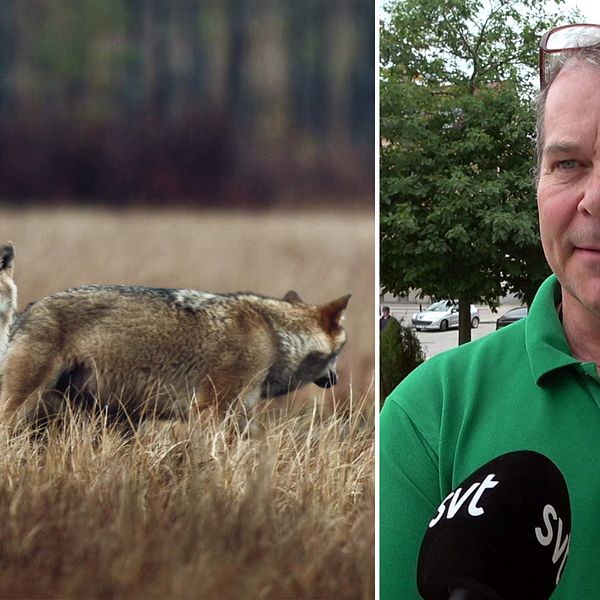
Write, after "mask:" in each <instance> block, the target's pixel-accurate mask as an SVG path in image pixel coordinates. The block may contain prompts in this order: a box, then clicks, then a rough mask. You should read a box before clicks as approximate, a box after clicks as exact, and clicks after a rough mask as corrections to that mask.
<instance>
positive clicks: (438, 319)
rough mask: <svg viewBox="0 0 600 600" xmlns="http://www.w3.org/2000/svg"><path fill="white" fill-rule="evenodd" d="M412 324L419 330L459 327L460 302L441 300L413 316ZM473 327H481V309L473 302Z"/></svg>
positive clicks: (444, 329) (443, 329) (440, 329)
mask: <svg viewBox="0 0 600 600" xmlns="http://www.w3.org/2000/svg"><path fill="white" fill-rule="evenodd" d="M412 324H413V326H414V327H415V329H416V330H417V331H420V330H421V329H437V330H439V331H446V330H447V329H449V328H450V327H458V302H457V301H456V300H441V301H440V302H434V303H433V304H432V305H431V306H428V307H427V308H426V309H425V310H424V311H423V312H417V313H415V314H414V315H413V316H412ZM471 327H473V328H474V329H475V328H477V327H479V311H478V310H477V308H476V307H475V306H473V305H472V304H471Z"/></svg>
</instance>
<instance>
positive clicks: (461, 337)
mask: <svg viewBox="0 0 600 600" xmlns="http://www.w3.org/2000/svg"><path fill="white" fill-rule="evenodd" d="M470 341H471V302H470V301H469V299H468V298H459V299H458V345H459V346H460V345H461V344H466V343H467V342H470Z"/></svg>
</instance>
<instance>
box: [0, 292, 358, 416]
mask: <svg viewBox="0 0 600 600" xmlns="http://www.w3.org/2000/svg"><path fill="white" fill-rule="evenodd" d="M349 297H350V296H349V295H348V296H343V297H342V298H339V299H337V300H334V301H332V302H329V303H327V304H325V305H322V306H314V305H309V304H305V303H304V302H302V300H301V299H300V298H299V296H298V295H297V294H296V293H295V292H288V294H286V295H285V297H284V298H283V299H276V298H269V297H265V296H260V295H257V294H252V293H235V294H209V293H204V292H198V291H194V290H187V289H162V288H145V287H128V286H85V287H78V288H73V289H70V290H66V291H63V292H58V293H55V294H52V295H51V296H48V297H46V298H44V299H42V300H39V301H38V302H35V303H33V304H31V305H30V306H28V307H27V309H26V310H25V311H24V312H23V313H21V314H20V315H18V316H17V317H15V319H14V322H13V324H12V327H11V331H10V336H9V343H8V348H7V351H6V355H5V357H4V361H3V369H2V370H3V373H4V375H3V380H2V390H1V393H0V409H1V410H2V411H3V414H4V416H5V418H7V419H8V420H9V421H10V422H23V421H26V422H36V421H38V420H39V419H40V418H42V417H43V416H48V415H50V416H51V415H54V414H57V413H59V412H60V411H61V410H62V409H63V408H64V403H65V398H66V397H69V396H71V397H74V398H77V399H78V400H79V401H85V402H88V401H90V400H91V401H93V402H94V403H96V404H98V405H100V406H101V407H104V408H107V409H108V410H110V411H114V412H118V411H125V412H126V413H127V414H128V415H138V414H139V415H141V414H144V413H145V414H151V415H155V416H158V417H172V416H185V415H187V414H188V412H189V409H190V405H193V406H196V407H197V408H199V409H202V408H204V407H206V406H210V405H216V406H217V407H219V408H220V409H221V410H222V411H224V410H225V409H226V408H227V407H228V406H230V405H231V403H232V402H234V401H235V400H236V399H239V400H241V402H242V403H243V405H244V407H245V409H246V410H251V409H252V408H253V407H254V406H255V404H256V403H257V402H258V401H259V400H260V399H264V398H267V397H272V396H277V395H280V394H284V393H287V392H289V391H293V390H295V389H296V388H298V387H300V386H302V385H304V384H306V383H309V382H314V383H316V384H317V385H320V386H322V387H329V386H330V385H333V384H335V383H336V381H337V374H336V370H335V362H336V358H337V356H338V354H339V352H340V351H341V349H342V347H343V346H344V344H345V341H346V333H345V331H344V329H343V327H342V326H341V322H340V321H341V318H342V314H343V311H344V310H345V308H346V306H347V303H348V300H349Z"/></svg>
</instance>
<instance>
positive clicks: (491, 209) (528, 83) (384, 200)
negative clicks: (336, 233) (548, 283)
mask: <svg viewBox="0 0 600 600" xmlns="http://www.w3.org/2000/svg"><path fill="white" fill-rule="evenodd" d="M560 2H562V0H558V1H557V4H559V3H560ZM545 4H546V3H545V2H544V1H542V0H530V1H528V2H526V3H522V2H517V1H514V0H492V1H491V2H490V3H489V4H487V3H486V4H485V5H484V4H483V3H482V2H479V0H451V1H450V2H448V1H446V0H403V1H402V2H391V3H389V4H388V6H387V11H388V17H389V18H387V19H386V20H384V21H383V22H382V25H381V31H380V35H381V62H382V64H381V86H380V90H381V92H380V98H381V139H382V142H381V198H380V211H381V217H380V226H381V282H382V285H383V286H384V288H385V290H387V291H391V292H393V293H397V294H399V293H403V292H406V291H408V290H409V289H411V288H412V289H421V290H422V292H423V294H426V295H430V296H434V297H438V298H439V297H449V298H458V299H459V300H460V312H461V331H460V341H461V342H463V341H468V339H470V326H469V305H470V304H471V303H486V304H489V305H490V306H491V307H492V308H495V307H497V306H498V298H499V297H501V296H502V295H504V294H506V293H507V292H509V291H512V292H515V293H517V294H519V295H521V296H522V297H524V298H525V299H526V300H527V301H528V300H529V299H530V298H531V296H532V294H533V292H534V291H535V289H536V288H537V285H539V283H540V281H541V279H543V277H544V276H545V275H546V274H547V273H548V268H547V266H546V263H545V261H544V258H543V254H542V251H541V245H540V242H539V234H538V225H537V209H536V202H535V191H534V185H533V180H532V167H533V165H534V139H533V137H534V129H535V117H534V111H533V107H532V99H533V96H534V92H535V86H536V79H535V78H536V70H535V68H536V61H537V44H538V41H539V37H540V36H541V34H542V33H543V32H544V31H545V30H546V29H548V28H549V27H551V26H552V24H553V23H554V21H555V18H554V17H553V16H552V15H550V14H548V13H547V11H546V9H545Z"/></svg>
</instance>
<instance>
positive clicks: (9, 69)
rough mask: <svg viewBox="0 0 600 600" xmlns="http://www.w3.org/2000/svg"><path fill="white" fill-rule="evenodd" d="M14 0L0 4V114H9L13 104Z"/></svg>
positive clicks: (7, 0)
mask: <svg viewBox="0 0 600 600" xmlns="http://www.w3.org/2000/svg"><path fill="white" fill-rule="evenodd" d="M15 8H16V7H15V0H3V1H2V3H1V4H0V116H1V117H4V116H6V115H7V114H10V112H11V110H12V107H13V105H14V81H13V79H14V63H15V59H16V57H15V45H16V34H17V32H16V27H15V24H16V23H15V19H16V10H15Z"/></svg>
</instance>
